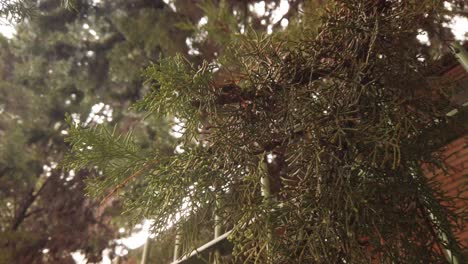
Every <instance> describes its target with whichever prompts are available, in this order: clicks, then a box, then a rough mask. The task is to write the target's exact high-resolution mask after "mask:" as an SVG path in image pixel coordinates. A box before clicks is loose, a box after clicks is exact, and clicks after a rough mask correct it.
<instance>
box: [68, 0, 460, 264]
mask: <svg viewBox="0 0 468 264" xmlns="http://www.w3.org/2000/svg"><path fill="white" fill-rule="evenodd" d="M318 2H320V1H318ZM314 3H315V2H311V3H310V5H309V6H307V4H306V5H305V6H304V12H303V14H302V15H301V16H298V17H297V19H296V21H295V22H294V23H291V25H290V26H289V27H288V29H287V30H284V31H280V32H276V33H274V34H272V35H266V34H261V33H258V32H257V31H255V30H254V29H251V30H246V33H245V34H242V33H241V32H240V30H239V28H235V26H234V29H233V30H228V33H229V35H228V36H227V37H228V41H225V40H226V39H225V38H217V37H219V36H221V35H222V33H220V32H213V31H215V29H211V30H210V31H209V33H208V34H210V33H212V35H211V37H210V38H209V39H210V40H211V41H213V42H214V43H223V44H226V43H228V42H229V45H228V46H221V45H220V46H221V47H222V53H221V55H220V56H219V57H217V58H216V60H215V61H205V62H203V63H200V64H199V65H196V64H193V63H191V62H189V61H188V60H187V59H186V58H185V57H184V56H182V55H177V56H175V57H173V58H169V59H162V60H160V61H159V63H155V64H153V65H151V66H150V67H148V68H147V70H146V72H145V76H146V79H147V82H146V83H147V85H148V86H150V87H151V89H150V90H149V91H148V93H147V94H146V95H145V96H144V98H143V99H141V100H140V101H138V102H137V103H136V104H135V105H134V108H135V109H137V110H139V111H144V112H146V113H148V114H149V115H150V116H151V117H153V116H156V117H159V118H163V117H165V116H176V117H177V118H178V119H179V120H181V122H182V123H183V124H182V125H183V128H184V133H183V135H182V137H181V139H180V142H178V144H179V146H181V148H182V149H183V152H182V151H181V152H182V153H178V154H174V155H165V154H163V153H161V152H159V151H157V148H155V150H154V151H149V152H148V151H147V150H144V149H141V148H140V147H139V146H138V144H134V143H133V142H132V139H131V135H128V136H119V135H118V134H116V133H112V132H109V130H106V129H104V128H88V127H86V126H82V125H81V124H76V123H73V122H72V121H69V123H70V125H71V129H70V136H69V137H68V138H67V141H68V142H69V143H70V144H71V146H72V152H71V153H70V155H69V156H68V158H67V166H68V167H70V168H74V169H83V168H88V169H95V168H97V169H98V170H100V171H102V172H103V174H102V176H98V177H96V178H95V179H94V180H93V181H91V182H90V185H89V186H90V187H91V188H92V189H93V190H96V191H97V192H96V194H98V195H102V197H104V196H106V195H107V197H106V199H108V198H109V195H111V196H112V195H115V194H116V193H117V192H119V193H120V194H121V195H122V196H123V197H124V200H125V201H126V204H127V206H128V207H127V208H128V210H130V211H133V212H137V214H139V215H141V216H142V217H145V218H149V219H154V221H155V224H154V230H155V231H156V232H162V231H163V230H165V229H167V228H168V225H169V224H170V223H177V225H178V228H179V230H182V231H181V232H182V237H183V238H184V239H186V241H187V240H190V239H193V234H194V233H197V232H198V227H199V226H200V225H202V224H206V223H207V219H210V218H212V217H211V215H212V214H213V210H216V211H217V212H218V214H220V215H222V216H223V224H224V226H233V230H234V231H233V233H232V235H231V236H230V240H231V241H233V242H234V244H235V251H234V254H235V256H236V257H237V261H240V262H243V263H444V262H445V261H446V258H445V255H444V254H445V253H444V249H449V250H451V251H452V253H453V254H454V255H456V256H457V257H458V258H459V260H461V259H462V255H461V249H460V247H459V243H458V241H457V240H456V238H455V237H454V236H453V233H452V231H453V230H456V229H457V228H459V227H457V226H455V225H454V223H456V221H455V220H456V218H457V215H455V214H454V212H453V208H451V207H450V206H449V205H450V203H445V204H448V205H446V206H441V204H440V202H441V201H446V202H447V201H449V200H448V198H447V197H445V196H444V194H443V193H442V192H441V191H440V190H439V189H438V187H437V186H436V185H435V184H434V183H433V182H431V180H429V179H427V178H426V177H425V176H424V174H423V172H422V170H421V168H420V165H421V162H427V163H433V164H435V165H440V164H441V160H440V157H439V156H438V155H437V149H438V148H439V147H440V146H442V145H443V143H444V142H445V140H446V137H444V134H441V133H440V131H441V130H440V127H443V126H445V125H447V124H448V123H449V122H451V120H449V119H448V118H447V117H446V115H445V114H446V111H447V109H448V107H449V106H450V105H449V100H448V98H446V96H444V95H447V94H448V93H450V91H449V90H450V88H451V87H450V86H449V87H447V86H437V87H435V88H434V85H431V84H432V83H431V80H434V79H437V76H432V75H431V67H432V65H433V64H435V62H434V57H432V56H431V53H430V52H429V51H430V48H434V49H440V46H438V47H434V46H432V47H429V48H428V47H426V46H424V45H423V44H421V43H419V42H418V41H417V39H416V36H417V35H418V34H419V33H420V31H421V29H427V28H428V27H431V28H433V27H434V26H439V27H442V23H443V20H444V19H446V18H444V17H443V15H447V11H446V10H445V9H444V7H443V3H442V2H440V3H438V2H435V1H429V0H428V1H357V0H351V1H339V0H336V1H328V3H327V4H323V5H322V6H321V8H319V9H316V8H315V7H316V6H314V5H313V4H314ZM454 4H462V3H455V1H454ZM208 8H210V6H209V5H207V6H206V7H205V9H206V10H208ZM218 8H221V9H222V8H224V7H223V6H222V5H221V6H218ZM228 8H232V6H231V7H228ZM217 14H219V13H217ZM315 14H321V16H320V19H312V18H310V17H314V15H315ZM208 21H209V22H208V23H212V22H213V21H216V18H214V19H212V18H211V17H210V18H208ZM222 21H225V22H226V23H227V24H226V26H228V27H229V26H230V25H234V24H235V23H233V22H232V23H231V21H235V20H229V19H223V20H222ZM292 22H293V21H292ZM210 26H211V24H207V26H206V28H207V29H209V27H210ZM221 28H223V27H221ZM224 28H226V27H224ZM217 30H219V28H218V29H217ZM221 32H223V31H222V30H221ZM439 44H440V43H439ZM439 44H437V43H436V44H434V45H439ZM174 147H175V146H174ZM265 179H268V181H269V183H270V189H271V196H265V195H263V196H262V180H263V182H264V181H265ZM134 180H136V182H137V183H136V184H137V185H138V184H141V182H144V185H142V186H141V185H140V186H141V187H142V188H141V192H140V193H138V194H137V195H135V193H134V192H129V191H126V190H127V189H130V188H132V187H131V186H132V184H131V182H132V181H134ZM204 216H205V217H204ZM206 216H208V217H206ZM462 216H463V214H462ZM197 220H198V221H197ZM465 220H466V219H465ZM212 221H213V220H211V222H210V221H209V220H208V222H209V223H210V224H212V223H213V222H212ZM441 233H443V234H445V235H446V236H447V237H448V240H447V241H448V242H447V241H443V240H442V239H441V238H440V234H441ZM192 247H193V245H192ZM186 250H187V251H189V250H190V248H188V249H187V248H186ZM461 261H462V260H461Z"/></svg>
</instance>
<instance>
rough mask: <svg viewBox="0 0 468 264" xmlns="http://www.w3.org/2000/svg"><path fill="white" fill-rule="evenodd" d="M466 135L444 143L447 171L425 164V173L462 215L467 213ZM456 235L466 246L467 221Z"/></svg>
mask: <svg viewBox="0 0 468 264" xmlns="http://www.w3.org/2000/svg"><path fill="white" fill-rule="evenodd" d="M467 143H468V135H465V136H462V137H460V138H458V139H456V140H453V141H452V142H450V143H449V144H447V145H445V146H444V147H443V148H442V149H441V151H442V157H443V159H444V163H445V166H446V167H447V172H444V171H442V170H441V169H434V168H432V169H430V168H428V167H427V166H426V168H425V169H426V175H427V176H428V177H431V178H433V177H434V178H435V179H436V180H437V181H438V182H440V183H441V188H442V190H443V191H444V192H446V195H447V196H449V197H454V198H455V201H456V202H455V207H456V208H457V209H456V213H457V214H458V215H463V214H465V215H466V214H467V213H468V191H467V189H468V188H467V187H468V144H467ZM460 224H461V225H463V228H462V230H463V231H460V232H457V233H456V235H457V237H458V238H459V239H460V241H461V243H462V245H463V246H464V247H468V223H460Z"/></svg>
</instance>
